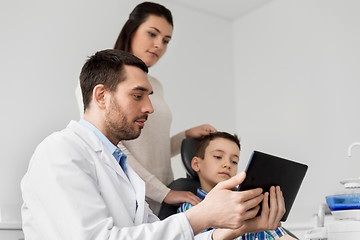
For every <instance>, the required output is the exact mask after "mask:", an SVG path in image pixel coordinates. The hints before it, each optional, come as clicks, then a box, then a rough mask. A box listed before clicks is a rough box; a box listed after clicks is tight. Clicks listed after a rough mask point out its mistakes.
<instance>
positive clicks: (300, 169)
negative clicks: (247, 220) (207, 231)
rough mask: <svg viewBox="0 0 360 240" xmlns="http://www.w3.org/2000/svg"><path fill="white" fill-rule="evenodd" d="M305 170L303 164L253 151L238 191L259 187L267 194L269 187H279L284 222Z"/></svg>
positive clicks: (306, 167) (305, 166)
mask: <svg viewBox="0 0 360 240" xmlns="http://www.w3.org/2000/svg"><path fill="white" fill-rule="evenodd" d="M307 169H308V166H307V165H305V164H301V163H298V162H294V161H291V160H288V159H284V158H280V157H276V156H273V155H270V154H266V153H263V152H258V151H254V152H253V154H252V156H251V158H250V161H249V163H248V165H247V167H246V170H245V172H246V178H245V180H244V182H243V183H242V184H241V185H239V188H238V190H240V191H244V190H249V189H254V188H258V187H260V188H262V189H263V191H264V192H269V190H270V187H271V186H280V188H281V191H282V192H283V196H284V200H285V208H286V212H285V214H284V216H283V217H282V219H281V221H286V219H287V217H288V215H289V213H290V209H291V207H292V205H293V203H294V201H295V198H296V195H297V193H298V191H299V188H300V185H301V183H302V181H303V179H304V177H305V174H306V171H307ZM260 205H261V204H260ZM259 212H260V211H259Z"/></svg>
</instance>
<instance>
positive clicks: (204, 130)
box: [185, 124, 216, 138]
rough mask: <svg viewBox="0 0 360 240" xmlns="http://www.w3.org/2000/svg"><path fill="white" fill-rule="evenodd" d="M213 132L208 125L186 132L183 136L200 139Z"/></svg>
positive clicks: (214, 130)
mask: <svg viewBox="0 0 360 240" xmlns="http://www.w3.org/2000/svg"><path fill="white" fill-rule="evenodd" d="M213 132H216V129H215V128H214V127H213V126H211V125H209V124H203V125H200V126H197V127H193V128H190V129H188V130H186V131H185V136H186V137H187V138H200V137H202V136H205V135H209V134H210V133H213Z"/></svg>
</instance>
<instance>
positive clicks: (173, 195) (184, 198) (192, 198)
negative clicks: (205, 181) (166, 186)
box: [164, 190, 201, 206]
mask: <svg viewBox="0 0 360 240" xmlns="http://www.w3.org/2000/svg"><path fill="white" fill-rule="evenodd" d="M164 202H165V203H167V204H171V205H180V204H181V203H184V202H187V203H191V205H193V206H195V205H197V204H198V203H200V202H201V199H200V198H199V197H197V196H196V195H194V194H193V193H192V192H186V191H174V190H170V192H169V193H168V194H167V195H166V197H165V198H164Z"/></svg>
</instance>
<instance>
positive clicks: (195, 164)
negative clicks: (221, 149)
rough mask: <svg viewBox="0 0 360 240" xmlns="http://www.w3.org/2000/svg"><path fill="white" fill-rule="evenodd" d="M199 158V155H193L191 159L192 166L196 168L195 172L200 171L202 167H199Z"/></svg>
mask: <svg viewBox="0 0 360 240" xmlns="http://www.w3.org/2000/svg"><path fill="white" fill-rule="evenodd" d="M199 160H200V159H199V158H198V157H196V156H195V157H193V159H192V160H191V167H192V169H194V171H195V172H199V171H200V167H199Z"/></svg>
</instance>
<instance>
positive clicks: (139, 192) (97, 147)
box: [68, 121, 149, 225]
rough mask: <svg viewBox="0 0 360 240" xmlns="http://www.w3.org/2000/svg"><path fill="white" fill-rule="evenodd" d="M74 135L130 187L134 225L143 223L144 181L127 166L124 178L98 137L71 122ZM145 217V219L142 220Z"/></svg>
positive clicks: (117, 164)
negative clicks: (133, 206)
mask: <svg viewBox="0 0 360 240" xmlns="http://www.w3.org/2000/svg"><path fill="white" fill-rule="evenodd" d="M68 128H70V129H71V130H72V131H73V132H74V133H75V134H77V135H78V136H79V137H80V138H82V139H83V140H84V142H86V143H87V144H88V145H89V146H90V148H92V149H94V151H96V152H97V153H98V154H101V159H103V161H104V162H105V164H106V165H108V166H109V167H110V168H112V169H113V170H114V171H115V172H116V173H117V174H118V175H119V176H120V177H122V178H123V179H124V180H125V181H127V182H128V183H129V184H131V185H132V187H133V189H134V191H135V194H136V201H137V203H138V207H137V211H136V214H135V221H134V223H135V225H138V224H141V223H143V221H144V219H146V218H147V214H148V211H149V210H148V208H147V207H145V183H144V181H143V180H142V179H141V178H140V177H139V176H138V175H137V174H136V173H135V171H134V170H133V169H132V168H131V167H130V166H129V165H127V173H128V176H129V178H128V177H127V176H126V174H125V172H124V171H123V170H122V168H121V166H120V164H119V163H118V162H117V161H116V160H115V158H114V156H113V155H112V154H111V153H110V152H109V151H107V150H104V149H103V147H104V146H103V144H102V143H101V141H100V140H99V139H98V137H97V136H96V135H95V134H94V133H93V132H92V131H91V130H89V129H88V128H86V127H84V126H82V125H81V124H79V123H77V122H75V121H71V122H70V123H69V125H68ZM144 217H145V218H144Z"/></svg>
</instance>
